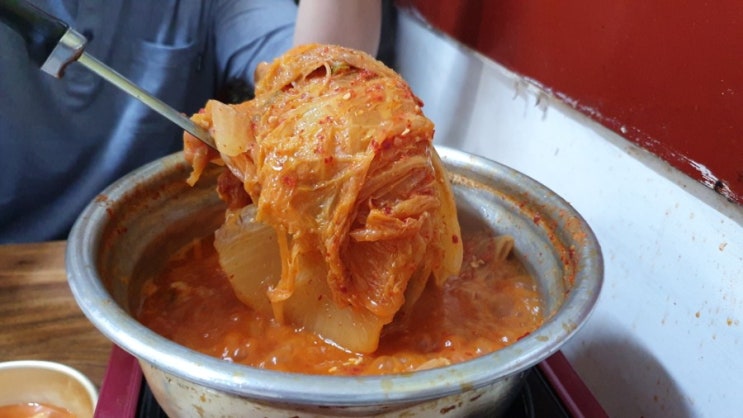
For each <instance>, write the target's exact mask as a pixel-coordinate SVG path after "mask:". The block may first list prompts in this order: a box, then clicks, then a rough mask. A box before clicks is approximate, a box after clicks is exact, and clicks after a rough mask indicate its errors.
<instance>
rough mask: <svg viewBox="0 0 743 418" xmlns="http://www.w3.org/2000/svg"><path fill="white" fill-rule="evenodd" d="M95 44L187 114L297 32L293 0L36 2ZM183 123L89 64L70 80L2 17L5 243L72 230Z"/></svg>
mask: <svg viewBox="0 0 743 418" xmlns="http://www.w3.org/2000/svg"><path fill="white" fill-rule="evenodd" d="M34 3H36V4H38V5H39V6H40V7H41V8H42V9H44V10H46V11H48V12H49V13H51V14H52V15H55V16H57V17H59V18H60V19H62V20H64V21H66V22H67V23H68V24H69V25H70V27H72V28H73V29H75V30H77V31H78V32H80V33H82V34H84V35H85V36H86V37H87V38H88V39H89V42H88V44H87V46H86V48H85V51H86V52H87V53H89V54H90V55H92V56H94V57H96V58H98V59H99V60H101V61H103V62H104V63H106V64H107V65H109V66H110V67H112V68H113V69H115V70H116V71H118V72H119V73H121V74H123V75H124V76H125V77H127V78H129V79H130V80H132V81H133V82H134V83H136V84H138V85H139V86H140V87H142V88H144V89H145V90H147V91H149V92H150V93H151V94H153V95H154V96H156V97H158V98H160V99H161V100H163V101H164V102H166V103H168V104H169V105H171V106H173V107H174V108H176V109H177V110H179V111H182V112H183V113H185V114H191V113H193V112H196V111H197V110H198V109H199V108H200V107H201V106H203V105H204V103H205V102H206V101H207V100H208V99H210V98H213V97H215V95H216V94H217V93H218V92H219V91H220V90H222V89H224V88H225V87H226V86H227V85H229V84H230V83H231V82H232V81H234V80H243V82H244V83H251V84H252V80H253V71H254V70H255V67H256V65H257V64H258V63H259V62H261V61H271V60H272V59H273V58H275V57H276V56H278V55H279V54H281V53H283V52H284V51H286V50H287V49H288V48H289V47H290V46H291V42H292V36H293V31H294V21H295V18H296V5H295V3H294V2H293V1H292V0H210V1H202V0H180V1H179V0H158V1H148V0H106V1H101V0H79V1H78V0H62V1H60V0H56V1H55V0H37V1H34ZM181 133H182V130H181V129H180V128H178V127H177V126H175V125H173V124H172V123H171V122H169V121H168V120H166V119H165V118H163V117H162V116H160V115H158V114H156V113H154V112H153V111H151V110H150V109H149V108H147V107H146V106H144V105H142V104H141V103H139V102H137V101H136V100H134V99H132V98H131V97H130V96H128V95H127V94H126V93H124V92H122V91H120V90H118V89H117V88H116V87H114V86H112V85H109V84H108V83H106V82H105V81H103V80H102V79H100V78H99V77H98V76H96V75H94V74H93V73H91V72H90V71H88V70H87V69H86V68H84V67H83V66H82V65H80V64H78V63H73V64H71V65H70V66H69V67H67V70H66V72H65V75H64V77H63V78H61V79H55V78H53V77H52V76H50V75H48V74H46V73H43V72H42V71H41V70H39V69H38V67H36V66H35V65H33V64H32V63H31V62H29V60H28V56H27V53H26V50H25V47H24V44H23V41H22V39H21V38H20V36H18V35H17V34H15V33H14V32H13V31H12V30H11V29H9V28H8V27H6V26H5V25H2V24H0V243H4V242H33V241H43V240H51V239H64V238H65V237H66V235H67V233H68V232H69V228H70V227H71V226H72V223H73V222H74V220H75V219H76V218H77V216H78V215H79V213H80V211H81V210H82V209H83V208H84V207H85V205H87V204H88V203H89V202H90V201H91V200H92V199H93V198H94V197H95V195H96V194H98V193H99V192H101V191H102V190H103V189H104V188H105V187H106V186H107V185H109V184H110V183H111V182H113V181H114V180H116V179H118V178H119V177H121V176H123V175H124V174H126V173H128V172H129V171H131V170H133V169H135V168H137V167H139V166H141V165H143V164H145V163H147V162H150V161H152V160H154V159H156V158H159V157H161V156H164V155H167V154H169V153H172V152H175V151H178V150H180V149H181V147H182V144H181Z"/></svg>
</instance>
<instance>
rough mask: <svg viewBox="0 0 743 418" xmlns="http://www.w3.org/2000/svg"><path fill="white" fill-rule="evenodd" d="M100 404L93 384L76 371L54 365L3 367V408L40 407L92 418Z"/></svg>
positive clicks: (27, 362) (36, 363) (9, 364)
mask: <svg viewBox="0 0 743 418" xmlns="http://www.w3.org/2000/svg"><path fill="white" fill-rule="evenodd" d="M96 402H98V391H97V390H96V388H95V386H94V385H93V383H92V382H91V381H90V380H89V379H88V378H87V377H85V375H83V374H82V373H80V372H79V371H77V370H75V369H73V368H72V367H69V366H66V365H64V364H60V363H54V362H51V361H37V360H20V361H8V362H4V363H0V406H5V405H15V404H27V403H38V404H46V405H52V406H56V407H58V408H65V409H67V410H68V411H69V412H71V413H72V414H74V415H75V416H76V418H90V417H92V416H93V412H94V411H95V405H96Z"/></svg>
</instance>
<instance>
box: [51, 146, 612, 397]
mask: <svg viewBox="0 0 743 418" xmlns="http://www.w3.org/2000/svg"><path fill="white" fill-rule="evenodd" d="M436 149H437V151H438V153H439V155H440V156H441V158H442V161H443V162H444V165H445V166H448V165H450V164H454V165H463V166H467V167H472V170H476V171H477V170H479V171H482V173H479V174H480V175H485V176H488V175H492V174H493V173H495V174H497V175H498V176H502V177H508V178H509V179H514V180H515V182H516V183H517V184H519V185H520V186H519V187H518V191H519V193H520V195H521V196H526V197H527V198H528V199H530V201H535V202H537V203H538V204H539V205H540V206H541V205H546V206H549V207H550V208H554V209H556V210H558V211H561V212H562V213H565V214H568V215H569V216H570V222H568V223H566V224H565V225H563V226H564V227H566V228H570V229H572V231H571V232H570V233H568V234H563V235H561V239H562V240H563V242H564V243H565V244H566V246H569V247H571V248H572V251H573V254H574V258H573V261H575V266H574V277H573V286H572V288H571V291H570V292H568V293H567V296H566V298H565V300H564V302H563V304H562V306H561V307H560V309H558V311H557V312H555V314H554V315H553V316H552V317H551V318H549V319H547V320H546V321H545V322H544V324H543V325H542V326H541V327H540V328H538V329H537V330H535V331H534V332H532V333H531V334H529V335H527V336H526V337H524V338H522V339H520V340H519V341H517V342H515V343H514V344H512V345H510V346H507V347H504V348H502V349H500V350H497V351H495V352H493V353H489V354H486V355H483V356H481V357H478V358H475V359H472V360H469V361H465V362H461V363H455V364H452V365H449V366H446V367H441V368H436V369H430V370H424V371H418V372H415V373H404V374H393V375H381V376H322V375H309V374H300V373H288V372H279V371H272V370H265V369H258V368H253V367H249V366H245V365H241V364H234V363H230V362H227V361H224V360H221V359H217V358H215V357H211V356H209V355H206V354H201V353H198V352H196V351H195V350H192V349H189V348H186V347H184V346H181V345H179V344H177V343H175V342H172V341H170V340H168V339H166V338H164V337H162V336H160V335H158V334H156V333H155V332H153V331H151V330H149V329H148V328H147V327H145V326H144V325H142V324H141V323H139V322H138V321H137V320H135V319H134V318H133V317H132V316H131V315H129V314H128V313H127V312H126V311H125V310H124V309H122V308H121V307H120V306H119V305H118V304H117V303H116V301H115V300H114V299H113V298H112V297H111V295H110V294H109V292H108V290H107V289H106V288H105V286H104V285H103V283H102V281H101V280H100V278H99V273H98V269H97V251H96V249H97V248H98V247H99V245H100V244H101V234H102V232H101V231H102V229H103V228H100V227H99V226H97V225H99V223H100V222H106V220H107V219H108V214H107V212H106V205H105V204H101V202H99V201H97V200H94V201H93V202H91V203H90V204H89V205H88V206H87V207H86V208H85V209H84V211H83V212H82V213H81V215H80V216H79V217H78V219H77V221H76V223H75V225H74V227H73V229H72V231H71V233H70V236H69V239H68V243H67V249H66V255H65V257H66V260H65V261H66V268H67V275H68V281H69V284H70V288H71V290H72V293H73V295H74V297H75V299H76V301H77V303H78V305H79V306H80V308H81V310H82V311H83V313H84V314H85V315H86V316H87V317H88V319H89V320H90V321H91V322H92V323H93V324H94V325H95V326H96V327H97V328H98V329H99V330H100V331H101V332H102V333H103V334H104V335H106V336H107V337H108V338H109V339H111V340H112V341H113V342H114V343H115V344H117V345H118V346H120V347H121V348H122V349H124V350H125V351H127V352H129V353H130V354H132V355H133V356H135V357H137V358H138V359H139V360H140V362H142V361H144V362H146V363H149V364H151V365H152V366H154V367H155V368H158V369H160V370H162V371H164V372H166V373H168V374H171V375H175V376H178V377H181V378H183V379H185V380H188V381H190V382H192V383H195V384H198V385H201V386H204V387H208V388H212V389H215V390H219V391H223V392H226V393H231V394H235V395H238V396H243V397H250V398H253V399H257V400H263V401H279V402H287V401H291V403H296V404H306V405H327V406H356V405H369V404H378V403H385V404H390V405H391V404H401V403H410V402H415V401H421V400H427V399H433V398H439V397H443V396H448V395H453V394H456V393H460V392H463V391H465V390H468V389H475V388H480V387H482V386H485V385H488V384H492V383H493V382H495V381H497V380H501V379H504V378H507V377H508V376H510V375H514V374H516V373H519V372H521V371H524V370H526V369H528V368H530V367H532V366H534V365H536V364H537V363H539V362H540V361H542V360H544V359H546V358H548V357H549V356H551V355H552V354H554V353H555V352H557V351H558V350H559V349H560V347H561V346H562V345H563V344H564V343H565V342H566V341H567V340H568V339H570V338H571V337H572V336H573V335H574V334H575V333H576V332H577V331H578V330H579V329H581V328H582V326H583V325H584V324H585V323H586V321H587V319H588V318H589V317H590V315H591V313H592V312H593V310H594V307H595V305H596V302H597V300H598V297H599V294H600V290H601V287H602V285H603V268H604V267H603V257H602V254H601V249H600V246H599V243H598V241H597V239H596V237H595V235H594V234H593V231H592V230H591V228H590V227H589V225H588V224H587V223H586V222H585V220H584V219H583V218H582V217H581V216H580V214H578V213H577V211H575V209H574V208H573V207H572V206H571V205H570V204H569V203H568V202H566V201H565V200H564V199H562V198H561V197H560V196H558V195H557V194H556V193H554V192H553V191H551V190H550V189H548V188H547V187H546V186H544V185H542V184H540V183H539V182H537V181H535V180H534V179H532V178H530V177H528V176H526V175H524V174H522V173H520V172H518V171H516V170H513V169H511V168H509V167H507V166H504V165H502V164H500V163H497V162H494V161H491V160H489V159H486V158H484V157H481V156H476V155H472V154H468V153H465V152H462V151H458V150H454V149H451V148H447V147H441V146H436ZM184 164H186V163H185V161H184V160H183V156H182V152H178V153H175V154H171V155H170V156H167V157H163V158H161V159H160V160H157V161H154V162H152V163H150V164H147V165H145V166H143V167H141V168H139V169H137V170H135V171H133V172H132V173H130V174H128V175H126V176H124V177H122V178H121V179H119V180H117V181H116V182H114V183H113V184H112V185H110V186H109V187H108V188H106V189H105V190H104V191H103V192H102V195H105V196H106V197H107V199H108V200H109V201H110V200H115V199H116V198H117V197H121V196H123V195H124V194H125V193H126V192H127V190H128V189H129V188H131V184H132V179H134V178H149V176H152V175H156V174H158V173H160V172H162V171H163V170H168V169H172V168H174V167H178V166H183V165H184ZM577 237H580V240H578V238H577ZM328 388H332V390H329V389H328Z"/></svg>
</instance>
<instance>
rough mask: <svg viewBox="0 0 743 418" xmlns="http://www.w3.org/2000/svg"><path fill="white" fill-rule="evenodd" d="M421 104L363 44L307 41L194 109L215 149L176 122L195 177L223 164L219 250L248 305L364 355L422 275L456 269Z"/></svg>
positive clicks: (456, 244) (442, 182)
mask: <svg viewBox="0 0 743 418" xmlns="http://www.w3.org/2000/svg"><path fill="white" fill-rule="evenodd" d="M421 106H422V103H421V101H420V100H419V99H418V98H417V97H416V96H415V95H414V94H413V93H412V91H411V89H410V87H409V86H408V85H407V83H406V82H405V81H404V80H403V79H402V78H401V77H400V76H399V75H398V74H397V73H395V72H394V71H393V70H391V69H390V68H388V67H386V66H385V65H384V64H382V63H381V62H379V61H377V60H375V59H374V58H372V57H370V56H369V55H367V54H365V53H363V52H360V51H356V50H351V49H346V48H342V47H338V46H331V45H318V44H313V45H304V46H300V47H296V48H294V49H292V50H291V51H289V52H288V53H286V54H285V55H283V56H281V57H280V58H278V59H277V60H276V61H274V62H273V63H271V64H270V65H268V67H267V68H265V69H264V70H263V71H262V74H261V76H260V79H259V80H258V82H257V84H256V89H255V98H254V99H252V100H249V101H246V102H244V103H241V104H236V105H228V104H223V103H220V102H218V101H214V100H212V101H209V102H208V103H207V104H206V106H205V107H204V109H203V110H202V111H200V112H199V113H197V114H195V115H193V117H192V120H193V121H194V122H195V123H196V124H198V125H200V126H201V127H203V128H205V129H207V130H208V131H209V132H210V134H211V135H212V137H213V138H214V139H215V142H216V144H217V150H212V149H210V148H208V147H206V146H205V145H204V144H202V143H201V142H199V141H198V140H197V139H196V138H194V137H192V136H191V135H190V134H188V133H184V145H185V155H186V158H187V159H188V160H189V162H190V163H191V165H192V166H193V171H192V174H191V177H190V178H189V182H191V183H192V184H193V183H194V182H196V181H198V178H199V175H200V174H201V173H202V170H203V169H204V167H205V166H206V165H207V164H209V163H210V162H211V163H217V164H223V165H224V166H225V167H226V169H225V170H224V172H223V173H222V174H221V177H220V179H219V181H218V187H217V189H218V192H219V193H220V196H221V197H222V199H223V200H225V201H226V202H227V204H228V210H227V214H226V217H225V223H224V225H223V226H222V227H221V228H220V229H219V230H218V231H217V232H216V233H215V247H216V249H217V251H218V253H219V257H220V263H221V266H222V268H223V269H224V270H225V272H226V273H227V274H228V276H229V278H230V280H231V282H232V284H233V287H234V289H235V292H236V294H237V295H238V297H239V298H240V299H241V300H242V301H243V302H244V303H246V304H248V305H250V306H251V307H252V308H254V309H256V310H259V311H265V312H268V313H270V314H272V315H273V316H274V318H275V319H276V320H278V321H280V322H282V323H291V324H294V325H296V326H297V327H304V328H306V329H309V330H311V331H313V332H315V333H316V334H318V335H320V336H321V337H322V338H324V339H325V340H327V341H330V342H332V343H334V344H337V345H338V346H341V347H343V348H345V349H348V350H351V351H355V352H360V353H367V352H373V351H374V350H375V349H376V347H377V344H378V340H379V336H380V332H381V329H382V327H383V326H384V325H385V324H387V323H389V322H391V321H392V320H393V318H394V317H395V315H397V314H400V315H401V314H404V312H405V311H406V309H408V308H409V307H410V306H411V305H412V304H414V303H415V301H416V299H417V298H418V296H419V295H420V293H421V292H422V290H423V288H424V287H425V286H427V285H429V281H430V282H431V283H430V285H438V286H440V285H442V284H443V283H444V281H446V280H447V278H449V277H451V276H456V275H457V274H458V273H459V270H460V265H461V262H462V242H461V237H460V229H459V223H458V221H457V213H456V206H455V202H454V197H453V195H452V192H451V189H450V185H449V181H448V178H447V174H446V172H445V170H444V168H443V165H442V162H441V161H440V159H439V156H438V154H437V153H436V150H435V149H434V147H433V144H432V140H433V133H434V126H433V123H432V122H431V121H430V120H429V119H428V118H426V117H425V116H424V115H423V113H422V111H421ZM429 279H430V280H429Z"/></svg>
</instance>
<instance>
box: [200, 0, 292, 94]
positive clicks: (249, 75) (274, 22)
mask: <svg viewBox="0 0 743 418" xmlns="http://www.w3.org/2000/svg"><path fill="white" fill-rule="evenodd" d="M296 17H297V6H296V4H295V3H294V1H293V0H224V1H220V2H218V3H217V5H216V9H215V11H214V21H213V24H214V38H215V39H214V42H215V51H216V59H217V66H218V70H219V74H220V76H221V79H220V80H219V81H220V84H226V83H227V82H228V81H230V80H233V79H240V80H243V81H246V82H248V83H249V84H250V86H251V87H253V84H254V80H253V74H254V72H255V68H256V66H257V65H258V63H260V62H261V61H268V62H270V61H272V60H273V59H274V58H276V57H277V56H279V55H281V54H283V53H284V52H286V51H287V50H288V49H289V48H291V46H292V40H293V37H294V23H295V21H296Z"/></svg>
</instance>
